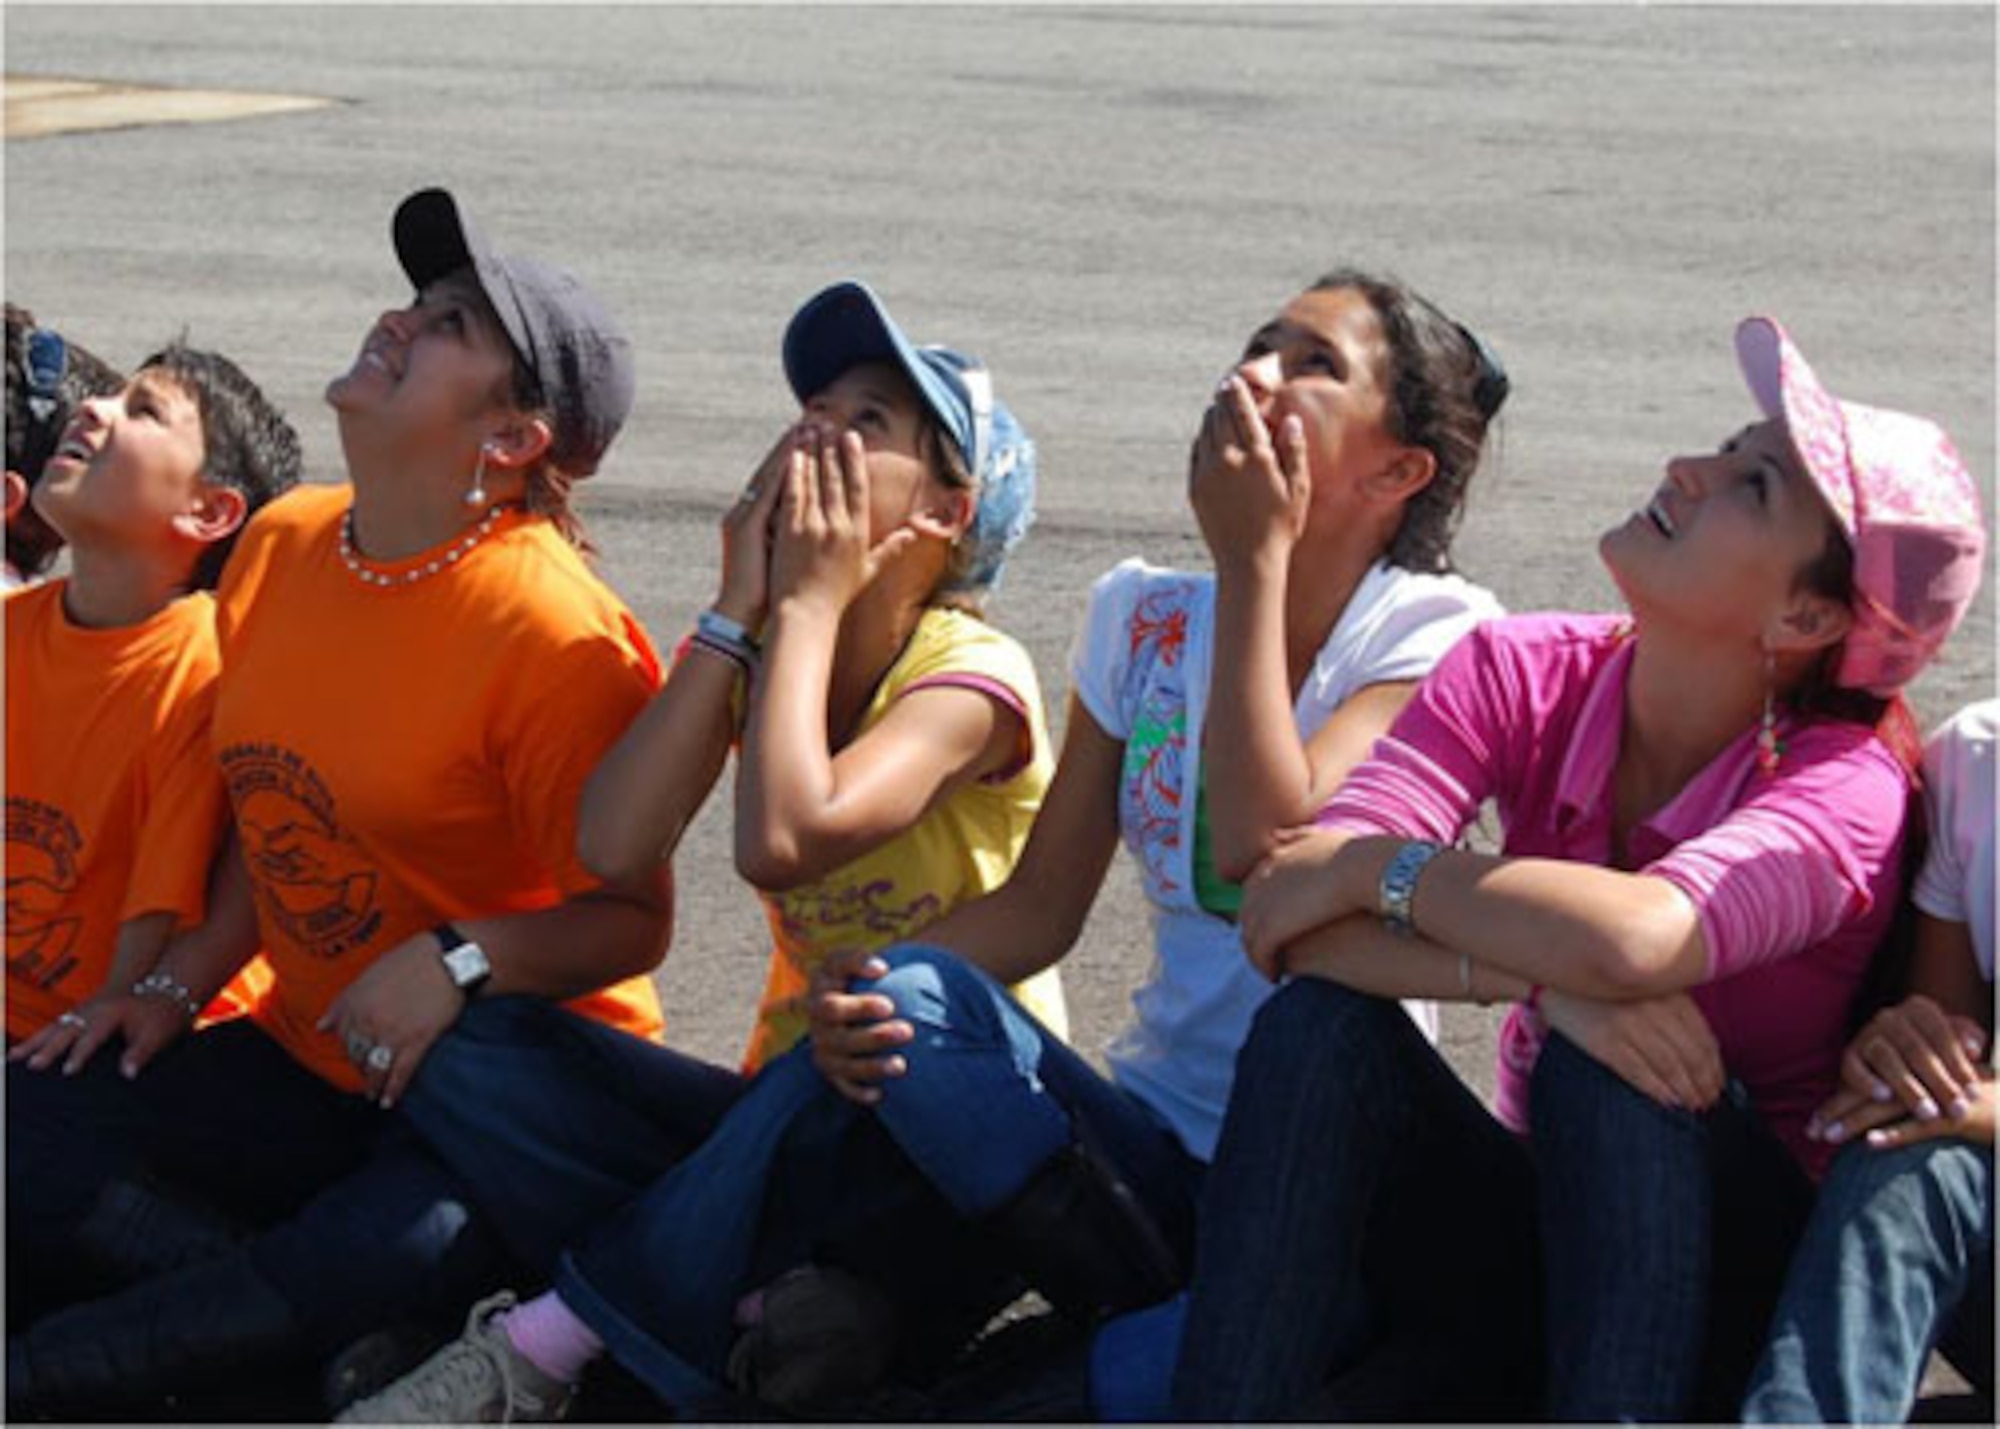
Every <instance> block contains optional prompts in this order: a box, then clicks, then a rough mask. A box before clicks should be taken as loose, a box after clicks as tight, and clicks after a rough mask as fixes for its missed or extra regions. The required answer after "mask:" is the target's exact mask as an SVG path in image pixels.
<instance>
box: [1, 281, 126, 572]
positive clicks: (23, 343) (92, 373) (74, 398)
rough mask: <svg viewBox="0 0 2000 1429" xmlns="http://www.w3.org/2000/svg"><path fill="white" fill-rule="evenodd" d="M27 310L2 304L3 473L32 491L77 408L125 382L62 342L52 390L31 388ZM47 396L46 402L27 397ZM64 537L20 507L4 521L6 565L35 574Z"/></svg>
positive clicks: (32, 326)
mask: <svg viewBox="0 0 2000 1429" xmlns="http://www.w3.org/2000/svg"><path fill="white" fill-rule="evenodd" d="M39 326H40V324H38V323H37V322H36V321H35V315H34V314H33V313H31V312H29V311H28V310H27V309H26V308H23V307H17V306H16V305H15V304H13V303H8V304H7V470H9V471H13V472H19V473H20V475H21V479H22V480H23V481H25V482H27V484H28V489H29V490H30V491H33V490H34V488H35V483H36V482H38V481H40V480H41V479H42V468H43V467H44V466H46V465H48V460H49V458H50V457H51V456H54V455H55V450H56V443H57V442H58V441H60V440H61V439H62V433H63V428H64V427H67V426H68V425H69V419H70V417H71V416H72V415H73V414H74V413H75V411H76V409H77V405H78V404H79V403H81V402H83V401H84V400H85V399H86V398H90V397H102V396H105V395H108V394H109V393H112V392H116V391H117V390H118V389H119V388H121V387H123V386H124V385H125V378H124V377H123V375H121V374H120V373H119V372H118V370H117V369H116V368H114V367H112V365H111V364H110V363H108V362H106V361H105V360H104V359H103V358H101V357H99V356H97V355H96V354H95V353H93V352H90V351H88V350H87V349H85V348H82V347H79V346H78V345H77V344H75V343H73V342H71V341H69V340H68V339H67V338H64V339H63V357H64V361H63V370H62V376H61V377H60V378H59V379H58V380H57V382H56V386H55V390H54V392H53V393H50V394H40V393H36V392H34V391H33V390H32V386H33V384H32V382H31V380H30V378H29V375H28V339H29V336H30V335H31V334H32V333H33V332H34V331H35V330H36V328H37V327H39ZM39 396H47V397H49V398H50V402H49V403H47V404H44V403H42V402H34V401H31V400H30V399H32V398H36V397H39ZM62 545H63V538H62V536H61V535H60V534H59V533H58V532H57V531H56V530H55V528H54V527H52V526H50V525H49V523H48V522H46V521H44V520H43V519H42V518H41V516H40V514H39V513H38V512H36V510H35V508H34V507H33V505H29V506H25V507H23V508H22V509H21V511H20V513H19V514H18V515H16V516H15V517H14V519H13V520H12V521H10V522H8V523H7V563H8V564H9V565H11V566H13V567H14V569H15V570H17V571H19V572H20V573H21V574H22V575H24V576H39V575H41V574H43V573H44V572H45V571H47V570H48V568H49V566H50V565H51V564H53V563H54V561H55V558H56V552H58V551H60V550H61V549H62Z"/></svg>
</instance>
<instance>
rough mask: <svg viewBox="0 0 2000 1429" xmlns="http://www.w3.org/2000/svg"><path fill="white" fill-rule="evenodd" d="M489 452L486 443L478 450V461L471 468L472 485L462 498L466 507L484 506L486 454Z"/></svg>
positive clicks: (488, 445)
mask: <svg viewBox="0 0 2000 1429" xmlns="http://www.w3.org/2000/svg"><path fill="white" fill-rule="evenodd" d="M489 450H491V446H490V444H486V443H482V444H481V446H480V448H479V460H478V462H477V463H476V464H475V465H474V466H473V468H472V485H471V486H470V487H468V488H467V489H466V493H465V496H464V498H463V500H464V501H465V504H466V505H467V506H484V505H485V504H486V453H487V452H488V451H489Z"/></svg>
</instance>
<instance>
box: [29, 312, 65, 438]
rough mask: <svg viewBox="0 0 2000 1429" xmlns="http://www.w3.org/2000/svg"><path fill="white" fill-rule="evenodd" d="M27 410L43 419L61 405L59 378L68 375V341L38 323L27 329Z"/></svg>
mask: <svg viewBox="0 0 2000 1429" xmlns="http://www.w3.org/2000/svg"><path fill="white" fill-rule="evenodd" d="M26 368H27V374H26V375H27V379H28V411H29V412H30V413H32V414H33V415H34V418H35V420H36V421H38V422H46V421H47V420H48V419H49V418H50V417H52V416H54V415H55V413H56V410H57V409H58V408H59V407H61V406H62V384H63V379H64V378H65V377H67V376H69V344H68V343H66V342H64V341H63V336H62V334H61V333H59V332H56V331H55V330H53V329H51V328H45V327H38V328H35V329H33V330H31V331H30V332H29V333H28V360H27V363H26Z"/></svg>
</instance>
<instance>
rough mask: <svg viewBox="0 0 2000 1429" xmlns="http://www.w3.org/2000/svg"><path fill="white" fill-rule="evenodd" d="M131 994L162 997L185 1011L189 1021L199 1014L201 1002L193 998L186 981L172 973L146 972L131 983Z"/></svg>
mask: <svg viewBox="0 0 2000 1429" xmlns="http://www.w3.org/2000/svg"><path fill="white" fill-rule="evenodd" d="M132 996H134V997H164V998H166V999H167V1000H168V1001H169V1002H171V1003H173V1004H174V1005H175V1006H176V1007H178V1008H180V1010H181V1011H182V1012H185V1013H186V1014H187V1018H188V1021H190V1022H192V1021H194V1020H195V1019H196V1018H197V1017H199V1016H201V1004H200V1003H199V1002H196V1001H195V1000H194V993H193V992H191V991H190V990H189V989H188V985H187V984H186V983H184V982H182V981H181V980H180V979H179V978H177V977H175V976H174V975H173V974H172V973H167V972H150V973H147V974H146V975H145V976H144V977H142V978H140V979H139V980H138V981H137V982H135V983H133V984H132Z"/></svg>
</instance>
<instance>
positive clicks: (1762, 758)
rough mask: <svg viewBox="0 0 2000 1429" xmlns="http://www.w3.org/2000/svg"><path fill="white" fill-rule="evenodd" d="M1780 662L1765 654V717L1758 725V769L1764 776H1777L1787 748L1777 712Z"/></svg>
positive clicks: (1766, 652) (1767, 652) (1767, 653)
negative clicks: (1779, 736)
mask: <svg viewBox="0 0 2000 1429" xmlns="http://www.w3.org/2000/svg"><path fill="white" fill-rule="evenodd" d="M1777 685H1778V662H1777V659H1776V658H1775V657H1774V656H1773V655H1772V654H1771V652H1770V651H1768V650H1766V651H1765V652H1764V717H1763V719H1761V720H1760V721H1758V724H1757V768H1758V770H1759V771H1760V772H1762V773H1764V774H1767V775H1768V774H1776V773H1777V772H1778V761H1779V760H1780V759H1781V758H1783V757H1784V753H1785V746H1784V745H1783V744H1782V743H1781V742H1780V741H1779V739H1778V711H1777V703H1778V701H1777Z"/></svg>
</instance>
